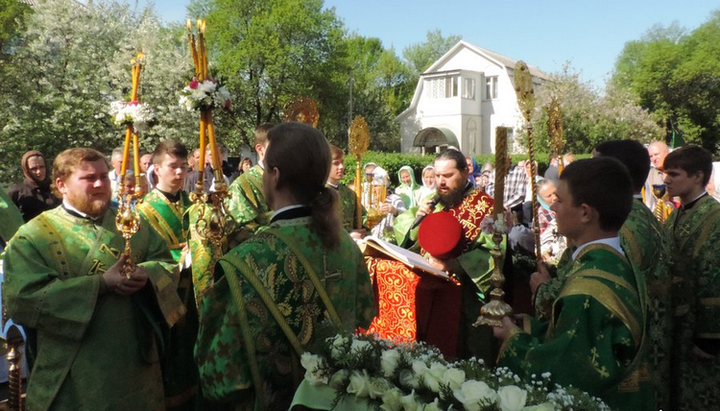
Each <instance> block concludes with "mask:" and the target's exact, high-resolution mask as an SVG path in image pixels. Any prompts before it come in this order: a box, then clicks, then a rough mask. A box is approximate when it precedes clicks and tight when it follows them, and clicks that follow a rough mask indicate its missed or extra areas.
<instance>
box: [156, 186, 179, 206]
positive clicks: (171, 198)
mask: <svg viewBox="0 0 720 411" xmlns="http://www.w3.org/2000/svg"><path fill="white" fill-rule="evenodd" d="M155 189H156V190H157V191H158V193H160V194H162V195H163V196H164V197H165V198H166V199H167V200H168V201H170V202H171V203H176V202H177V201H178V200H180V198H181V197H182V190H178V191H177V192H176V193H175V194H173V193H168V192H167V191H163V190H161V189H159V188H157V187H155Z"/></svg>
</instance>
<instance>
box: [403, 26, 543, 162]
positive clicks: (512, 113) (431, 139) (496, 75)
mask: <svg viewBox="0 0 720 411" xmlns="http://www.w3.org/2000/svg"><path fill="white" fill-rule="evenodd" d="M515 63H516V61H515V60H512V59H510V58H507V57H504V56H501V55H499V54H497V53H493V52H491V51H489V50H485V49H483V48H481V47H478V46H476V45H474V44H470V43H468V42H466V41H462V40H461V41H460V42H458V43H457V44H456V45H454V46H453V47H452V48H451V49H450V50H449V51H448V52H447V53H445V55H443V56H442V57H440V59H439V60H437V61H436V62H435V63H433V64H432V65H431V66H430V67H429V68H428V69H427V71H426V72H425V73H423V74H422V75H420V80H419V81H418V84H417V87H416V88H415V94H414V95H413V98H412V101H411V102H410V107H408V108H407V110H405V111H403V112H402V113H400V115H399V116H397V117H396V121H398V122H399V123H400V135H401V138H402V140H401V151H402V152H403V153H421V152H434V151H435V150H436V149H438V148H443V147H445V146H448V145H449V146H455V147H457V148H459V149H460V151H462V152H463V153H465V154H466V155H478V154H490V153H492V152H494V150H495V148H494V146H495V128H496V127H498V126H504V127H510V128H512V131H510V132H509V134H508V151H511V152H512V151H516V150H519V149H520V147H519V144H514V145H513V141H514V138H513V137H514V136H515V135H516V134H517V133H518V131H519V130H520V129H521V128H522V126H523V123H524V121H523V118H522V115H521V114H520V110H519V108H518V103H517V97H516V95H515V88H514V85H513V81H514V77H513V76H514V71H515ZM528 67H529V69H530V74H531V75H532V79H533V85H534V86H535V87H536V90H537V87H538V86H540V85H542V83H543V82H544V81H546V80H547V79H548V75H547V74H545V73H544V72H542V71H541V70H539V69H538V68H536V67H533V66H530V65H528Z"/></svg>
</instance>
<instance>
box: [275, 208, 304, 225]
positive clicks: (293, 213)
mask: <svg viewBox="0 0 720 411" xmlns="http://www.w3.org/2000/svg"><path fill="white" fill-rule="evenodd" d="M311 214H312V208H311V207H310V206H306V205H304V204H293V205H289V206H285V207H283V208H281V209H279V210H277V211H275V212H274V213H273V215H272V217H271V218H270V223H274V222H276V221H280V220H291V219H294V218H301V217H309V216H310V215H311Z"/></svg>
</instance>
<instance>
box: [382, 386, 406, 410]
mask: <svg viewBox="0 0 720 411" xmlns="http://www.w3.org/2000/svg"><path fill="white" fill-rule="evenodd" d="M401 398H402V392H401V391H400V390H398V389H397V388H393V389H391V390H387V391H385V393H384V394H383V396H382V405H381V406H380V409H382V410H385V411H402V404H401V403H400V399H401Z"/></svg>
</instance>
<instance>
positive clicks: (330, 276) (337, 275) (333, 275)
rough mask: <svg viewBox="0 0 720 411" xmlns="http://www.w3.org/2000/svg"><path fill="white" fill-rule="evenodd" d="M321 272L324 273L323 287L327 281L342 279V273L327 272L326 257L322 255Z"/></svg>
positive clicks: (337, 271) (338, 271)
mask: <svg viewBox="0 0 720 411" xmlns="http://www.w3.org/2000/svg"><path fill="white" fill-rule="evenodd" d="M323 271H324V277H323V280H322V281H323V285H324V286H327V283H328V281H337V280H339V279H341V278H342V271H341V270H339V269H338V270H336V271H334V272H332V273H329V272H328V269H327V256H326V255H324V254H323Z"/></svg>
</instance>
